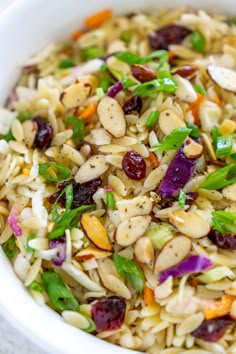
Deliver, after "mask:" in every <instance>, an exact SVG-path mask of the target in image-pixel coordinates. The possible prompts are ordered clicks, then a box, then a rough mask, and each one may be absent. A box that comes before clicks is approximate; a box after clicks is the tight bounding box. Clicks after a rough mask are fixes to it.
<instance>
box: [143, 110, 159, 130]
mask: <svg viewBox="0 0 236 354" xmlns="http://www.w3.org/2000/svg"><path fill="white" fill-rule="evenodd" d="M159 115H160V112H151V113H150V114H149V116H148V119H147V121H146V123H145V125H146V127H153V126H154V125H155V124H156V122H157V120H158V118H159Z"/></svg>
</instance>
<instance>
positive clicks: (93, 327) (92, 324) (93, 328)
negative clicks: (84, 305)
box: [80, 312, 96, 333]
mask: <svg viewBox="0 0 236 354" xmlns="http://www.w3.org/2000/svg"><path fill="white" fill-rule="evenodd" d="M80 315H81V316H83V317H85V319H86V320H87V321H88V323H89V326H88V327H87V328H83V330H84V331H85V332H88V333H92V332H94V331H96V325H95V322H94V321H93V320H92V318H91V317H89V316H87V315H85V314H83V313H81V312H80Z"/></svg>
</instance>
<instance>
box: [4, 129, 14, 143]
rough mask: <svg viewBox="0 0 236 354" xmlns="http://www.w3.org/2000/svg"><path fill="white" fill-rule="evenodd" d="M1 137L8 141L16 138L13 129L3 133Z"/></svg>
mask: <svg viewBox="0 0 236 354" xmlns="http://www.w3.org/2000/svg"><path fill="white" fill-rule="evenodd" d="M0 137H1V139H3V140H6V141H11V140H16V139H15V138H14V136H13V134H12V131H11V129H10V130H9V131H8V133H6V134H4V135H1V136H0Z"/></svg>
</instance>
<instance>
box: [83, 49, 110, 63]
mask: <svg viewBox="0 0 236 354" xmlns="http://www.w3.org/2000/svg"><path fill="white" fill-rule="evenodd" d="M105 55H106V52H105V51H104V50H103V49H102V48H98V47H95V46H91V47H87V48H83V49H81V59H82V60H88V59H96V58H101V57H104V56H105Z"/></svg>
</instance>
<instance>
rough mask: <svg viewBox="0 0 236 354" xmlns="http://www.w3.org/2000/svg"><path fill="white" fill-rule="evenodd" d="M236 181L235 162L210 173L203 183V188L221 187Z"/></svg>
mask: <svg viewBox="0 0 236 354" xmlns="http://www.w3.org/2000/svg"><path fill="white" fill-rule="evenodd" d="M235 182H236V164H235V163H233V164H230V165H228V166H225V167H222V168H219V169H218V170H217V171H215V172H212V173H210V174H209V175H208V176H207V178H206V179H205V181H204V182H203V184H202V185H201V188H204V189H209V190H214V189H221V188H224V187H226V186H229V185H230V184H233V183H235Z"/></svg>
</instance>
